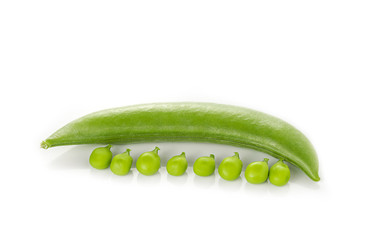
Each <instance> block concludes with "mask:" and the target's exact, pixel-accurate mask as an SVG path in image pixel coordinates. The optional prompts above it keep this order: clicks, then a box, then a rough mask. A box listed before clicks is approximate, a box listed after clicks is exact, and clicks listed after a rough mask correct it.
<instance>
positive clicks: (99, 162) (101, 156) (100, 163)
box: [89, 144, 112, 169]
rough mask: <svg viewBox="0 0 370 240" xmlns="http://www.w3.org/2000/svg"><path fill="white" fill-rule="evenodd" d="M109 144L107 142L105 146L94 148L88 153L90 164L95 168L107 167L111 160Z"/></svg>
mask: <svg viewBox="0 0 370 240" xmlns="http://www.w3.org/2000/svg"><path fill="white" fill-rule="evenodd" d="M111 147H112V146H111V145H110V144H108V146H106V147H99V148H96V149H94V151H92V153H91V155H90V159H89V162H90V165H91V166H92V167H93V168H96V169H105V168H107V167H109V164H110V162H111V160H112V152H111V151H110V149H111Z"/></svg>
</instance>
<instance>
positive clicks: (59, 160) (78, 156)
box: [48, 145, 94, 170]
mask: <svg viewBox="0 0 370 240" xmlns="http://www.w3.org/2000/svg"><path fill="white" fill-rule="evenodd" d="M93 149H94V148H92V147H91V146H84V145H81V146H76V147H73V148H71V149H69V150H67V151H65V152H64V153H62V154H60V155H59V156H57V157H56V158H54V159H52V160H51V161H50V163H49V164H48V167H49V168H51V169H53V170H76V169H88V168H89V167H90V164H89V157H90V154H91V152H92V150H93Z"/></svg>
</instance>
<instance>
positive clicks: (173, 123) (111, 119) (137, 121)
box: [41, 102, 320, 181]
mask: <svg viewBox="0 0 370 240" xmlns="http://www.w3.org/2000/svg"><path fill="white" fill-rule="evenodd" d="M155 141H158V142H160V141H162V142H163V141H170V142H173V141H192V142H212V143H221V144H230V145H235V146H240V147H246V148H252V149H256V150H258V151H261V152H265V153H268V154H270V155H271V156H273V157H276V158H284V159H285V160H286V161H288V162H290V163H292V164H294V165H296V166H298V167H299V168H300V169H302V170H303V171H304V172H305V173H306V174H307V175H308V176H309V177H310V178H311V179H312V180H314V181H319V180H320V178H319V174H318V170H319V162H318V159H317V155H316V152H315V149H314V148H313V146H312V145H311V143H310V141H309V140H308V139H307V138H306V137H305V136H304V135H303V134H302V133H301V132H300V131H299V130H297V129H296V128H294V127H293V126H292V125H290V124H288V123H286V122H285V121H283V120H281V119H278V118H276V117H273V116H271V115H268V114H265V113H262V112H258V111H255V110H252V109H248V108H243V107H237V106H230V105H223V104H215V103H196V102H179V103H153V104H143V105H134V106H127V107H121V108H113V109H107V110H103V111H99V112H95V113H91V114H89V115H86V116H84V117H82V118H79V119H77V120H75V121H73V122H71V123H69V124H67V125H65V126H64V127H62V128H61V129H59V130H58V131H56V132H55V133H53V134H52V135H51V136H50V137H49V138H47V139H46V140H45V141H43V142H42V143H41V147H43V148H49V147H54V146H61V145H75V144H90V143H94V144H95V143H100V144H102V143H120V144H122V143H133V142H155Z"/></svg>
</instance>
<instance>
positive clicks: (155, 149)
mask: <svg viewBox="0 0 370 240" xmlns="http://www.w3.org/2000/svg"><path fill="white" fill-rule="evenodd" d="M158 150H161V149H159V147H155V148H154V150H153V152H155V153H157V154H158Z"/></svg>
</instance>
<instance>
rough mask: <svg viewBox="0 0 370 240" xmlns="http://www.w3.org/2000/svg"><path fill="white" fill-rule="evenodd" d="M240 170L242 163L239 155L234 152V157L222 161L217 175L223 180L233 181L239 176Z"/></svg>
mask: <svg viewBox="0 0 370 240" xmlns="http://www.w3.org/2000/svg"><path fill="white" fill-rule="evenodd" d="M242 168H243V162H242V160H240V158H239V153H237V152H235V155H234V156H232V157H227V158H225V159H224V160H222V162H221V164H220V166H219V167H218V174H220V176H221V177H222V178H223V179H225V180H228V181H233V180H235V179H237V178H238V177H239V176H240V173H241V172H242Z"/></svg>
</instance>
